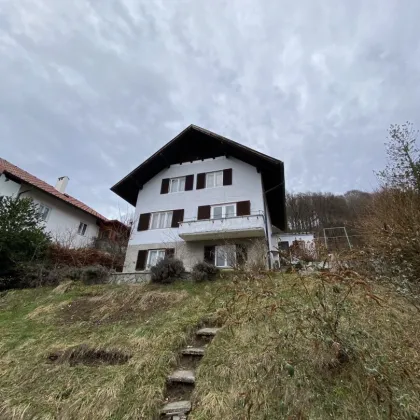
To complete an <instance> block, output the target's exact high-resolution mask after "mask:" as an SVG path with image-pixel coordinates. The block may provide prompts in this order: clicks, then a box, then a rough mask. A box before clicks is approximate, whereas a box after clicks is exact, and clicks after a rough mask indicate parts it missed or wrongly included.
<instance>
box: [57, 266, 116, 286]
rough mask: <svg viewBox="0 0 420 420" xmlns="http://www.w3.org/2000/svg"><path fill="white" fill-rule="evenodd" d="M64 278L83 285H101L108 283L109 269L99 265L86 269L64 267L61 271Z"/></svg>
mask: <svg viewBox="0 0 420 420" xmlns="http://www.w3.org/2000/svg"><path fill="white" fill-rule="evenodd" d="M60 271H63V274H64V276H65V277H66V278H68V279H70V280H73V281H81V282H82V283H84V284H103V283H106V282H107V281H108V275H109V271H110V270H109V269H108V268H107V267H103V266H101V265H90V266H87V267H65V268H63V269H61V270H60Z"/></svg>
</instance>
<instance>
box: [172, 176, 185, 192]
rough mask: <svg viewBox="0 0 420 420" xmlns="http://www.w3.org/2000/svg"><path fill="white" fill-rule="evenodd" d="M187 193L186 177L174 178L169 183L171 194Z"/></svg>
mask: <svg viewBox="0 0 420 420" xmlns="http://www.w3.org/2000/svg"><path fill="white" fill-rule="evenodd" d="M182 191H185V176H182V177H180V178H172V179H171V180H170V182H169V192H170V193H176V192H182Z"/></svg>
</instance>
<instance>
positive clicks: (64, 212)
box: [0, 158, 111, 248]
mask: <svg viewBox="0 0 420 420" xmlns="http://www.w3.org/2000/svg"><path fill="white" fill-rule="evenodd" d="M68 181H69V179H68V177H61V178H59V179H58V181H57V184H56V186H55V187H53V186H52V185H50V184H47V183H46V182H44V181H42V180H40V179H38V178H37V177H35V176H33V175H31V174H29V173H28V172H26V171H24V170H23V169H21V168H19V167H17V166H15V165H13V164H11V163H10V162H8V161H7V160H5V159H1V158H0V196H13V197H16V198H21V197H30V198H32V199H33V200H34V202H35V203H36V204H38V205H39V211H40V212H41V215H42V219H43V220H44V222H45V225H46V231H48V232H49V233H50V234H51V236H52V238H53V239H54V240H56V241H57V242H59V243H61V244H62V245H66V246H70V247H75V248H76V247H84V246H88V245H90V244H91V243H92V240H93V239H94V238H96V237H97V236H98V233H99V230H100V227H101V226H105V225H109V223H110V222H111V221H109V220H108V219H107V218H106V217H104V216H102V215H101V214H99V213H98V212H96V211H95V210H93V209H92V208H90V207H89V206H87V205H86V204H84V203H82V202H81V201H79V200H77V199H75V198H73V197H71V196H70V195H68V194H66V192H65V190H66V186H67V183H68Z"/></svg>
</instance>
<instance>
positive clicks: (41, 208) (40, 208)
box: [38, 203, 51, 222]
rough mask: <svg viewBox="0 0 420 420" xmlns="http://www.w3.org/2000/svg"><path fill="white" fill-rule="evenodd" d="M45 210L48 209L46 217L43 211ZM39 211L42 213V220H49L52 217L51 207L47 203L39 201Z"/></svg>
mask: <svg viewBox="0 0 420 420" xmlns="http://www.w3.org/2000/svg"><path fill="white" fill-rule="evenodd" d="M45 210H48V211H47V214H46V216H45V217H44V214H43V213H44V211H45ZM38 213H39V214H40V215H41V220H42V221H43V222H47V221H48V219H49V217H50V214H51V207H48V206H46V205H45V204H41V203H39V204H38Z"/></svg>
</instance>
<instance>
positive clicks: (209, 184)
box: [206, 171, 223, 188]
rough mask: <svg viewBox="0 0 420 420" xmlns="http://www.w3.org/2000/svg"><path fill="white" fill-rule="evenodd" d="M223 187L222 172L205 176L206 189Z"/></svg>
mask: <svg viewBox="0 0 420 420" xmlns="http://www.w3.org/2000/svg"><path fill="white" fill-rule="evenodd" d="M222 185H223V171H217V172H209V173H207V174H206V188H213V187H221V186H222Z"/></svg>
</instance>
